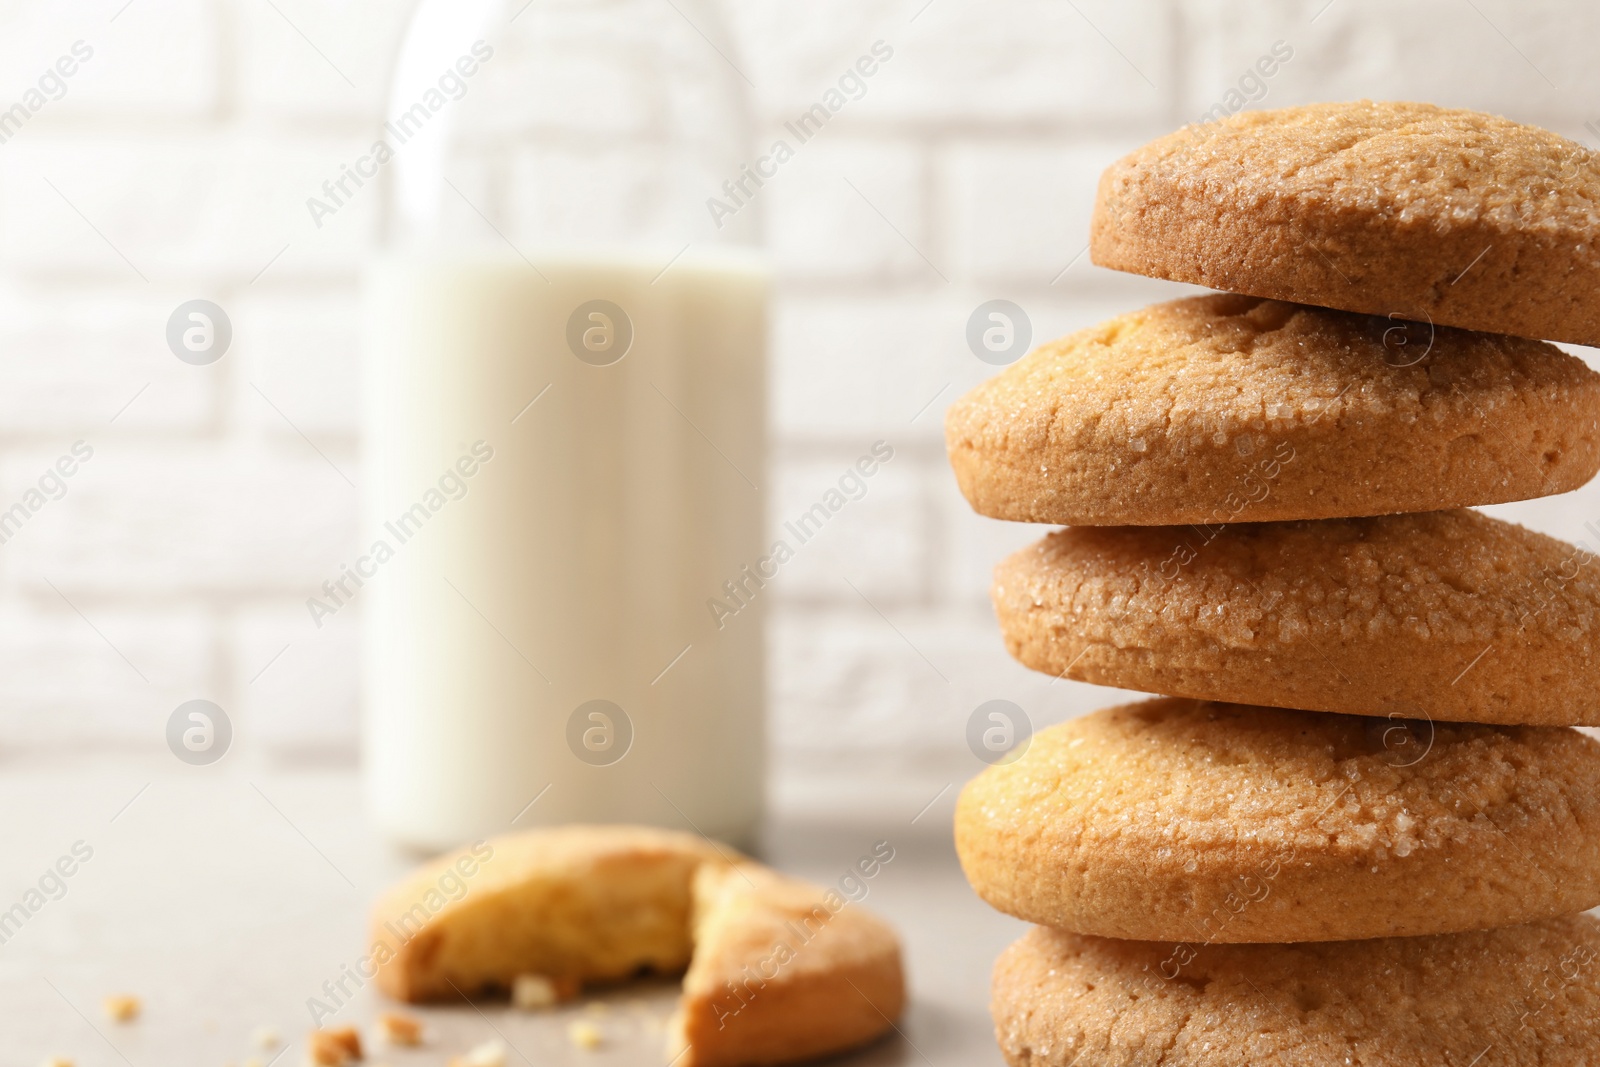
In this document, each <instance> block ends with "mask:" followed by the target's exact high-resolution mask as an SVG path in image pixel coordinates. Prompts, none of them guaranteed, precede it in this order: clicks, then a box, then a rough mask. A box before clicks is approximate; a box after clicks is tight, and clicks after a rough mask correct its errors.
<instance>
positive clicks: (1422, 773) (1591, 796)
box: [956, 697, 1600, 944]
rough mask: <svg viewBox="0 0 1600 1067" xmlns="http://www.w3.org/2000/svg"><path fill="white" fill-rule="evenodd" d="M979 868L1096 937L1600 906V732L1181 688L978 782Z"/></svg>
mask: <svg viewBox="0 0 1600 1067" xmlns="http://www.w3.org/2000/svg"><path fill="white" fill-rule="evenodd" d="M956 851H957V852H958V853H959V855H960V857H961V866H962V868H963V869H964V870H965V871H966V875H967V881H969V882H970V883H972V887H973V889H975V890H977V892H978V895H979V896H981V897H983V899H984V900H986V901H988V902H989V903H990V904H992V905H993V906H994V907H996V908H998V909H999V910H1001V911H1003V912H1006V913H1008V914H1011V915H1015V916H1017V917H1018V918H1020V919H1026V920H1027V921H1029V922H1034V923H1040V924H1043V925H1045V926H1053V927H1059V928H1061V929H1064V930H1072V931H1075V932H1077V933H1084V934H1097V935H1100V936H1104V937H1122V938H1134V939H1138V940H1145V941H1188V942H1195V943H1200V944H1229V943H1238V942H1256V941H1332V940H1346V939H1354V938H1367V937H1394V936H1413V935H1418V934H1440V933H1454V932H1458V931H1462V930H1478V929H1483V928H1486V927H1491V926H1507V925H1511V924H1514V923H1523V922H1529V921H1532V920H1535V919H1545V918H1550V917H1552V916H1557V915H1565V914H1568V913H1571V912H1577V911H1583V910H1584V909H1586V908H1592V907H1595V906H1596V905H1600V741H1595V740H1593V739H1592V738H1588V737H1585V736H1584V735H1583V734H1580V733H1579V732H1578V731H1576V730H1571V729H1567V728H1565V727H1550V726H1480V725H1471V724H1461V723H1437V724H1432V725H1430V724H1428V723H1425V722H1424V723H1417V722H1406V721H1403V720H1398V719H1395V720H1390V719H1368V718H1360V717H1357V716H1354V715H1327V714H1324V713H1322V712H1316V711H1287V710H1284V709H1281V708H1261V707H1250V706H1246V705H1240V704H1213V703H1209V702H1203V701H1197V700H1188V699H1179V698H1171V697H1168V698H1162V699H1159V700H1150V701H1145V702H1143V703H1139V704H1127V705H1124V706H1122V707H1116V708H1108V709H1105V710H1103V711H1098V712H1095V713H1094V714H1092V715H1088V716H1085V717H1083V718H1079V719H1073V720H1071V721H1069V722H1066V723H1063V724H1061V725H1060V726H1055V727H1051V728H1050V729H1048V730H1044V731H1041V732H1040V733H1039V734H1037V735H1035V736H1034V737H1033V738H1032V739H1031V742H1030V743H1029V745H1028V747H1027V749H1026V750H1025V751H1024V752H1023V754H1022V755H1021V757H1020V758H1018V759H1016V760H1014V761H1012V762H1008V763H1005V764H1001V765H996V766H992V767H990V768H989V769H988V770H986V771H984V772H983V773H982V774H981V775H979V776H978V777H977V778H975V779H973V781H971V782H969V783H968V784H967V787H966V788H965V789H964V790H963V791H962V793H961V799H960V803H959V804H958V806H957V808H956Z"/></svg>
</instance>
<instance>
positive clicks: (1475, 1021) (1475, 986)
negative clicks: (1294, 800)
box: [990, 916, 1600, 1067]
mask: <svg viewBox="0 0 1600 1067" xmlns="http://www.w3.org/2000/svg"><path fill="white" fill-rule="evenodd" d="M990 1011H991V1013H992V1014H993V1016H994V1023H995V1036H996V1039H997V1040H998V1041H999V1043H1000V1049H1001V1052H1002V1053H1003V1054H1004V1055H1005V1058H1006V1062H1007V1063H1010V1064H1012V1067H1069V1065H1071V1064H1077V1065H1078V1067H1085V1065H1088V1064H1093V1065H1094V1067H1330V1065H1336V1064H1359V1065H1362V1067H1443V1065H1446V1064H1448V1065H1450V1067H1473V1065H1476V1067H1491V1065H1493V1067H1586V1065H1588V1064H1593V1063H1596V1062H1600V1028H1597V1027H1596V1026H1595V1025H1594V1020H1595V1019H1596V1018H1597V1017H1600V923H1597V922H1596V921H1595V920H1594V919H1593V918H1591V917H1589V916H1573V917H1570V918H1565V919H1548V920H1545V921H1543V922H1539V923H1531V924H1529V925H1527V926H1510V927H1505V928H1502V929H1499V930H1486V931H1481V932H1476V933H1468V934H1443V935H1440V936H1438V937H1397V938H1382V939H1378V940H1371V941H1335V942H1323V943H1320V944H1309V945H1212V946H1197V945H1186V944H1176V945H1172V944H1155V943H1151V942H1144V941H1114V940H1111V939H1109V938H1099V937H1084V936H1082V935H1078V934H1071V933H1067V932H1065V931H1060V930H1048V929H1044V928H1042V927H1036V928H1035V929H1033V930H1030V931H1029V932H1028V933H1027V934H1026V935H1024V936H1023V938H1022V939H1021V940H1020V941H1017V942H1016V943H1015V944H1013V945H1012V946H1011V947H1010V948H1008V949H1006V951H1005V952H1004V953H1003V954H1002V955H1001V956H1000V959H999V960H998V962H996V964H995V969H994V983H993V987H992V992H991V1000H990Z"/></svg>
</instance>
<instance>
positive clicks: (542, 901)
mask: <svg viewBox="0 0 1600 1067" xmlns="http://www.w3.org/2000/svg"><path fill="white" fill-rule="evenodd" d="M367 966H370V967H372V968H373V969H375V970H376V972H377V984H378V987H379V988H380V989H381V990H383V992H385V993H387V994H388V995H390V996H392V997H396V998H399V999H402V1000H412V1001H421V1000H445V1001H458V1002H459V1001H461V1000H463V999H465V998H467V997H470V996H472V995H475V994H478V993H481V992H485V991H493V990H508V989H512V988H513V987H514V986H515V985H516V983H517V982H518V981H519V979H526V978H529V977H532V978H534V979H535V980H536V981H537V980H542V983H541V984H542V985H543V986H544V987H545V988H548V989H551V990H553V991H554V992H555V993H556V995H558V996H561V997H566V996H571V995H573V994H575V993H576V992H577V991H578V990H579V989H580V988H581V987H583V986H584V985H587V984H590V983H599V982H613V981H618V980H621V979H626V978H631V977H634V976H636V975H639V974H642V973H657V974H674V973H678V972H681V971H683V970H684V969H685V968H687V969H688V973H687V975H686V976H685V978H684V987H683V997H682V998H681V1000H680V1001H679V1007H678V1012H677V1014H676V1016H675V1017H674V1019H673V1021H672V1023H671V1025H670V1026H669V1036H668V1041H667V1044H668V1049H667V1058H668V1059H669V1060H671V1061H672V1063H673V1064H675V1065H676V1067H745V1065H749V1067H756V1065H765V1064H783V1063H791V1062H794V1061H797V1060H805V1059H812V1058H814V1057H817V1056H823V1055H828V1054H832V1053H835V1052H840V1051H843V1050H845V1049H848V1048H853V1047H855V1046H857V1045H860V1044H862V1043H864V1042H866V1041H870V1040H872V1039H873V1038H875V1037H878V1036H880V1035H881V1034H884V1033H887V1032H888V1031H889V1030H891V1029H893V1027H894V1021H895V1019H896V1018H898V1017H899V1015H900V1012H901V1010H902V1009H903V1007H904V1004H905V987H904V978H903V974H902V970H901V963H900V943H899V940H898V938H897V937H896V936H895V933H894V931H893V930H892V929H890V928H889V926H888V925H887V924H885V923H884V922H883V921H882V920H881V919H879V918H877V917H876V916H874V915H872V914H871V913H870V912H867V911H866V910H865V909H863V908H861V907H860V906H859V905H857V904H854V903H851V902H850V901H848V900H846V899H845V898H844V897H843V896H841V895H840V894H839V893H838V892H837V891H831V890H827V889H824V888H822V887H819V886H814V885H811V884H810V883H807V882H802V881H799V880H797V879H793V878H789V877H787V876H784V875H782V874H779V873H778V872H776V871H773V870H770V869H768V868H765V867H763V866H761V865H760V864H757V863H753V862H751V861H749V860H746V859H744V858H743V857H742V856H739V855H738V854H737V853H735V852H733V851H732V850H730V849H728V848H726V847H725V846H722V845H718V844H715V843H713V842H710V841H707V840H705V839H703V838H699V837H695V836H692V835H689V834H683V833H675V832H672V831H668V830H656V829H651V828H648V827H639V826H562V827H552V828H549V829H543V830H533V831H529V832H526V833H520V834H512V835H508V836H506V837H500V838H495V839H493V840H491V841H486V842H478V843H477V844H475V845H473V846H472V847H470V848H466V849H463V850H461V851H460V852H457V853H453V854H450V855H446V856H442V857H440V858H439V859H436V860H434V861H432V862H431V863H428V864H425V865H423V866H422V867H420V868H419V869H418V870H416V871H415V872H414V873H413V874H412V875H410V876H409V877H407V878H406V879H405V880H403V881H402V882H400V883H399V884H398V885H396V886H394V887H393V888H392V889H391V890H389V892H387V893H386V894H385V895H384V896H383V897H382V898H381V899H380V900H379V902H378V903H377V905H376V907H375V908H374V909H373V915H372V944H371V951H370V952H369V953H368V955H367V956H366V957H365V958H364V960H363V969H365V968H366V967H367Z"/></svg>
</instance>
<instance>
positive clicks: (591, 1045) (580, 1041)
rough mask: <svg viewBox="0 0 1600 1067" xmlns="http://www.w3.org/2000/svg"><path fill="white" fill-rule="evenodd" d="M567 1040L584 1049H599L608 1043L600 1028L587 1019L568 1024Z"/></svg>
mask: <svg viewBox="0 0 1600 1067" xmlns="http://www.w3.org/2000/svg"><path fill="white" fill-rule="evenodd" d="M567 1040H568V1041H571V1042H572V1043H573V1045H574V1046H576V1047H577V1048H582V1049H590V1050H593V1049H597V1048H599V1047H600V1046H601V1045H603V1044H605V1043H606V1039H605V1035H604V1034H602V1033H601V1032H600V1028H599V1027H598V1026H596V1025H595V1024H594V1023H592V1022H589V1021H588V1020H587V1019H575V1020H573V1021H572V1022H570V1023H568V1024H567Z"/></svg>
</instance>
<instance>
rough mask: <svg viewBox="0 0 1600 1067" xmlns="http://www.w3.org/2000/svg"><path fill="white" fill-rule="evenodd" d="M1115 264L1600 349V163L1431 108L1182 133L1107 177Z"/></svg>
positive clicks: (1537, 137)
mask: <svg viewBox="0 0 1600 1067" xmlns="http://www.w3.org/2000/svg"><path fill="white" fill-rule="evenodd" d="M1090 231H1091V232H1090V243H1089V248H1090V256H1091V257H1092V258H1093V260H1094V262H1096V263H1098V264H1100V265H1101V266H1103V267H1113V268H1115V269H1117V270H1126V271H1132V272H1134V273H1136V274H1148V275H1153V276H1155V277H1158V278H1173V279H1176V280H1178V281H1184V282H1196V283H1199V284H1200V285H1208V286H1211V287H1212V288H1214V289H1225V290H1229V291H1231V292H1238V293H1249V294H1251V295H1253V296H1267V297H1273V298H1275V299H1278V300H1294V301H1299V302H1301V303H1306V304H1318V305H1321V306H1323V307H1334V308H1342V309H1344V310H1346V311H1362V312H1366V313H1368V314H1373V315H1390V314H1394V315H1399V316H1404V317H1406V318H1410V319H1416V320H1422V321H1427V322H1432V323H1435V324H1437V325H1442V326H1461V327H1465V328H1467V329H1472V330H1488V331H1491V332H1494V333H1512V334H1517V335H1518V336H1521V337H1543V338H1547V339H1549V340H1553V341H1573V342H1576V343H1578V344H1585V345H1595V344H1600V154H1597V153H1595V152H1592V151H1590V150H1589V149H1587V148H1585V147H1584V146H1583V145H1580V144H1578V143H1576V142H1574V141H1569V140H1567V139H1566V138H1564V137H1559V136H1557V135H1556V134H1553V133H1551V132H1549V131H1548V130H1542V129H1539V128H1537V127H1534V126H1524V125H1522V124H1520V123H1516V122H1512V121H1510V120H1508V119H1503V118H1498V117H1496V116H1493V115H1484V114H1480V113H1478V112H1475V111H1459V110H1450V109H1445V108H1439V107H1434V106H1433V105H1431V104H1411V103H1373V102H1372V101H1368V100H1362V101H1357V102H1354V103H1338V104H1314V105H1311V106H1308V107H1290V108H1282V109H1280V110H1276V111H1244V112H1240V113H1239V114H1237V115H1233V116H1230V117H1228V118H1225V119H1222V120H1220V121H1216V122H1205V123H1199V124H1196V125H1192V126H1185V127H1184V128H1183V129H1181V130H1178V131H1176V132H1175V133H1171V134H1168V135H1167V136H1165V137H1162V138H1160V139H1158V140H1156V141H1152V142H1151V143H1150V144H1148V145H1145V146H1144V147H1143V148H1140V149H1139V150H1138V151H1136V152H1134V153H1132V154H1131V155H1128V156H1125V157H1124V158H1122V159H1120V160H1118V161H1117V162H1116V163H1114V164H1112V165H1111V167H1110V168H1109V169H1108V170H1107V171H1106V172H1105V174H1104V175H1103V176H1102V177H1101V179H1100V186H1099V192H1098V195H1097V198H1096V202H1095V209H1094V217H1093V221H1092V222H1091V225H1090Z"/></svg>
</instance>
